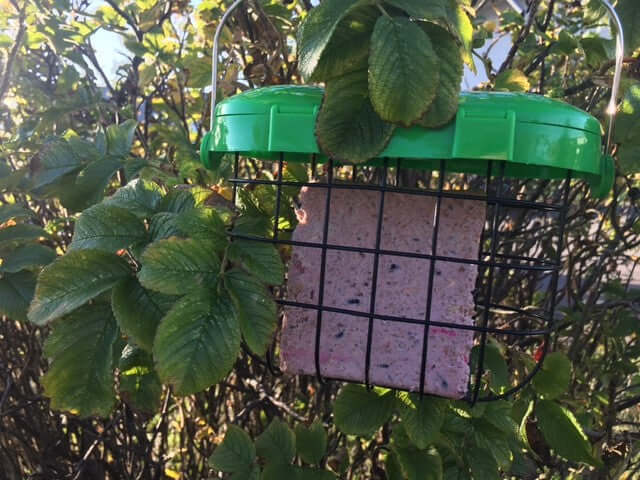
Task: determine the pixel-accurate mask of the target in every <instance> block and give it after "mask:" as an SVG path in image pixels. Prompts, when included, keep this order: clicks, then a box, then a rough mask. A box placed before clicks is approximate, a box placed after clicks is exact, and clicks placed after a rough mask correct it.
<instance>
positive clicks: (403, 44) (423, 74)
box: [369, 16, 440, 127]
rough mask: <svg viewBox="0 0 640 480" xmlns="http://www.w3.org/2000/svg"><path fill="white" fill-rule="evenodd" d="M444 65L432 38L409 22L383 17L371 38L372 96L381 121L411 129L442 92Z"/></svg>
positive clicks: (370, 77)
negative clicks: (442, 68) (440, 85)
mask: <svg viewBox="0 0 640 480" xmlns="http://www.w3.org/2000/svg"><path fill="white" fill-rule="evenodd" d="M439 72H440V62H439V60H438V56H437V55H436V53H435V52H434V50H433V47H432V44H431V40H430V38H429V36H428V35H427V34H426V33H425V32H424V31H423V30H422V29H421V28H420V27H419V26H418V25H416V24H415V23H414V22H411V21H409V20H408V19H406V18H401V17H394V18H389V17H387V16H381V17H380V18H379V19H378V21H377V23H376V26H375V29H374V30H373V36H372V37H371V55H370V57H369V93H370V95H371V104H372V105H373V108H374V110H375V111H376V113H377V114H378V115H380V117H381V118H382V119H383V120H385V121H387V122H392V123H399V124H401V125H404V126H407V127H408V126H410V125H412V124H414V123H415V122H416V121H417V120H419V119H420V118H421V117H422V116H423V115H424V114H425V113H426V111H427V110H428V109H429V107H430V105H431V104H432V103H433V100H434V98H435V96H436V92H437V90H438V82H439Z"/></svg>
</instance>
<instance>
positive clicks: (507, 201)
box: [227, 178, 562, 212]
mask: <svg viewBox="0 0 640 480" xmlns="http://www.w3.org/2000/svg"><path fill="white" fill-rule="evenodd" d="M227 181H228V182H230V183H237V184H240V185H273V180H257V179H242V178H230V179H228V180H227ZM282 185H283V186H285V187H310V188H326V187H327V184H326V183H314V182H294V181H283V182H282ZM332 188H340V189H347V190H371V191H376V192H379V191H380V190H381V187H380V185H368V184H361V183H359V184H352V183H334V184H333V185H332ZM386 190H387V192H390V193H407V194H409V195H419V196H426V197H437V196H438V192H436V191H433V190H418V189H415V188H397V187H387V189H386ZM441 196H442V198H458V199H461V200H477V201H480V202H486V203H488V204H489V205H492V204H495V203H498V202H499V203H500V204H501V205H502V206H503V207H510V208H524V209H529V210H540V211H544V212H559V211H560V210H562V205H554V204H548V203H542V202H530V201H527V200H517V199H511V198H496V197H488V198H487V197H486V196H484V195H478V194H473V193H463V192H458V191H451V192H449V191H444V192H442V194H441Z"/></svg>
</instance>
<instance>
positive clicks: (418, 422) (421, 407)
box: [398, 393, 447, 450]
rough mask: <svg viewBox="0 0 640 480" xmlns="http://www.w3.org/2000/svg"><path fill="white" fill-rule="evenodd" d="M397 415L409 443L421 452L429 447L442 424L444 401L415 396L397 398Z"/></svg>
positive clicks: (404, 395)
mask: <svg viewBox="0 0 640 480" xmlns="http://www.w3.org/2000/svg"><path fill="white" fill-rule="evenodd" d="M398 399H399V405H400V408H399V409H398V413H399V414H400V419H401V420H402V423H403V425H404V429H405V431H406V432H407V435H408V436H409V438H410V439H411V442H412V443H413V444H414V445H415V446H416V447H418V448H419V449H421V450H424V449H425V448H427V447H428V446H429V445H431V444H432V443H433V442H434V441H435V440H436V438H437V436H438V434H439V433H440V428H442V424H443V422H444V413H445V408H446V405H447V404H446V401H444V400H442V399H440V398H436V397H428V396H423V397H420V395H416V394H408V393H402V394H400V395H399V396H398Z"/></svg>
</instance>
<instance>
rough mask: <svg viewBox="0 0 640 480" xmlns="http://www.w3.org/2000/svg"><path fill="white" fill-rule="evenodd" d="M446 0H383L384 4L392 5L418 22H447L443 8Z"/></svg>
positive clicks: (446, 15) (445, 11)
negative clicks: (418, 20)
mask: <svg viewBox="0 0 640 480" xmlns="http://www.w3.org/2000/svg"><path fill="white" fill-rule="evenodd" d="M445 1H447V0H429V1H427V2H425V1H424V0H385V3H388V4H389V5H393V6H394V7H396V8H400V9H402V10H404V11H405V12H407V13H408V14H409V15H411V16H412V17H414V18H416V19H420V20H447V19H448V14H447V10H446V8H445Z"/></svg>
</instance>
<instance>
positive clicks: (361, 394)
mask: <svg viewBox="0 0 640 480" xmlns="http://www.w3.org/2000/svg"><path fill="white" fill-rule="evenodd" d="M394 406H395V397H394V394H393V392H391V391H387V392H386V393H383V394H381V393H380V392H378V391H376V390H368V389H367V388H366V387H364V386H362V385H354V384H349V385H346V386H344V387H343V388H342V390H340V393H339V394H338V396H337V398H336V401H335V402H334V404H333V416H334V421H335V424H336V425H337V427H338V428H339V429H340V430H341V431H342V432H344V433H346V434H348V435H361V436H364V437H370V436H371V435H373V434H374V433H375V432H376V431H377V430H378V429H379V428H380V427H381V426H382V425H383V424H384V423H385V422H387V421H388V420H389V418H390V417H391V414H392V413H393V408H394Z"/></svg>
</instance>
